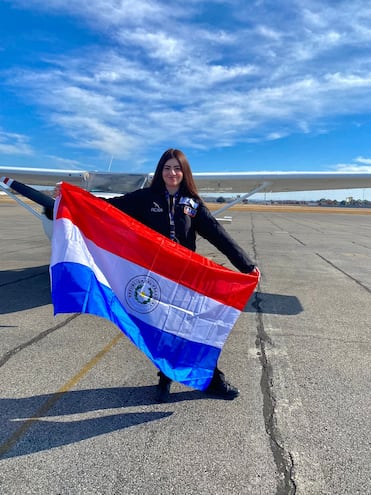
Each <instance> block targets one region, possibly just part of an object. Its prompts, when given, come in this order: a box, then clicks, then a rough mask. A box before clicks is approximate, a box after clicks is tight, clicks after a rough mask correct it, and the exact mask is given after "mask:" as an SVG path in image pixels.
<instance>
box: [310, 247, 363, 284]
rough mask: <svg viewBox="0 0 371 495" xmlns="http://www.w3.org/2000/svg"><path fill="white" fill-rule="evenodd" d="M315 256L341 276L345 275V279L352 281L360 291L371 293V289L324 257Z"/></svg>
mask: <svg viewBox="0 0 371 495" xmlns="http://www.w3.org/2000/svg"><path fill="white" fill-rule="evenodd" d="M316 255H317V256H318V257H319V258H321V260H323V261H325V262H326V263H328V264H329V265H330V266H332V267H333V268H335V269H336V270H338V271H339V272H341V273H342V274H343V275H345V276H346V277H348V278H350V279H351V280H353V282H355V283H356V284H358V285H359V286H361V287H362V289H365V290H366V291H367V292H370V293H371V289H370V288H369V287H367V285H364V284H363V283H362V282H360V281H359V280H358V279H356V278H355V277H352V275H349V273H347V272H346V271H344V270H342V269H341V268H339V267H338V266H336V265H335V264H334V263H332V262H331V261H330V260H328V259H327V258H325V257H324V256H322V255H321V254H319V253H316Z"/></svg>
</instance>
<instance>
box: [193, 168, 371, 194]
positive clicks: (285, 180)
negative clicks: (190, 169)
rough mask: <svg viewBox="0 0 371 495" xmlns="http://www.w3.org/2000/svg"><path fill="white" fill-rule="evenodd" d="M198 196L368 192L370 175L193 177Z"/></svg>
mask: <svg viewBox="0 0 371 495" xmlns="http://www.w3.org/2000/svg"><path fill="white" fill-rule="evenodd" d="M193 175H194V178H195V180H196V183H197V187H198V190H199V192H200V193H206V192H211V193H214V192H220V193H223V192H224V193H232V194H233V193H248V192H250V193H251V192H252V191H254V192H258V190H259V192H263V191H266V192H294V191H319V190H330V189H357V188H362V189H363V188H371V173H354V172H352V173H350V172H349V173H347V172H343V173H340V172H261V173H259V172H221V173H197V172H196V173H194V174H193Z"/></svg>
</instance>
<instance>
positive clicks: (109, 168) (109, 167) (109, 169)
mask: <svg viewBox="0 0 371 495" xmlns="http://www.w3.org/2000/svg"><path fill="white" fill-rule="evenodd" d="M112 162H113V155H111V160H110V162H109V165H108V172H111V165H112Z"/></svg>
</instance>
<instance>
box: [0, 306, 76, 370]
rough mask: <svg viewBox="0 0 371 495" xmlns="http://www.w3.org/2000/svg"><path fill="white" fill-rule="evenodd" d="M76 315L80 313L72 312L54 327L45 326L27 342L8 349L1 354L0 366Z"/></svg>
mask: <svg viewBox="0 0 371 495" xmlns="http://www.w3.org/2000/svg"><path fill="white" fill-rule="evenodd" d="M78 316H80V315H79V314H74V315H72V316H70V317H69V318H67V319H66V320H64V321H62V322H61V323H58V325H55V326H54V327H51V328H47V329H46V330H44V331H43V332H41V333H39V334H38V335H36V336H35V337H33V338H32V339H30V340H28V341H27V342H24V343H23V344H19V345H18V346H17V347H14V348H13V349H10V351H8V352H6V353H5V354H4V355H3V357H2V358H1V359H0V368H1V367H2V366H4V364H5V363H7V362H8V361H9V359H10V358H12V357H13V356H15V355H16V354H18V352H21V351H23V349H25V348H26V347H29V346H31V345H32V344H35V343H36V342H39V341H40V340H41V339H43V338H44V337H46V336H47V335H49V334H51V333H53V332H55V331H56V330H59V329H60V328H62V327H64V326H65V325H66V324H67V323H69V322H70V321H72V320H74V319H75V318H77V317H78Z"/></svg>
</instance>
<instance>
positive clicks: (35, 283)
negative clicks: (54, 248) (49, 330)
mask: <svg viewBox="0 0 371 495" xmlns="http://www.w3.org/2000/svg"><path fill="white" fill-rule="evenodd" d="M47 304H51V295H50V280H49V265H42V266H35V267H28V268H20V269H17V270H3V271H1V272H0V314H2V315H3V314H8V313H15V312H16V311H23V310H26V309H31V308H37V307H40V306H45V305H47Z"/></svg>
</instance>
